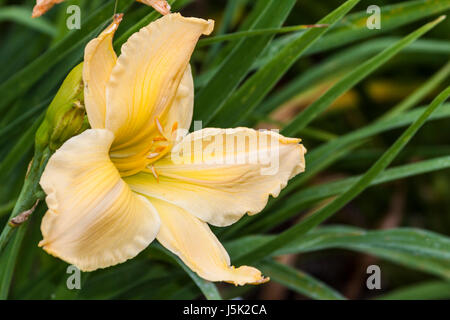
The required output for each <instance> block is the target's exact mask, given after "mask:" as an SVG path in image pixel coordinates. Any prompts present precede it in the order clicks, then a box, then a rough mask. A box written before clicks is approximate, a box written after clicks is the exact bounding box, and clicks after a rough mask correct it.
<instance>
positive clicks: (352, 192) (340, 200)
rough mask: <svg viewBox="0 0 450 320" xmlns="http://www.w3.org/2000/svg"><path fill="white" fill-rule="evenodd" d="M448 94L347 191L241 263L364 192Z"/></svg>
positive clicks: (286, 240) (278, 245)
mask: <svg viewBox="0 0 450 320" xmlns="http://www.w3.org/2000/svg"><path fill="white" fill-rule="evenodd" d="M449 96H450V87H448V88H447V89H446V90H444V91H443V92H441V94H439V96H437V97H436V98H435V99H434V100H433V102H432V103H431V104H430V105H429V106H428V107H427V108H426V110H425V111H424V112H423V113H422V115H421V116H420V117H419V118H418V119H417V120H416V121H414V123H413V124H412V125H411V126H409V127H408V129H407V130H406V131H405V132H404V133H403V134H402V135H401V136H400V138H398V139H397V140H396V141H395V143H394V144H393V145H392V146H391V147H390V148H389V149H388V150H387V151H386V152H385V153H384V154H383V156H381V158H380V159H378V161H377V162H376V163H375V164H374V165H373V166H372V167H371V168H370V169H369V170H368V171H367V172H366V173H365V174H364V175H363V176H362V177H361V178H360V179H359V180H358V181H357V182H356V183H354V184H353V185H352V186H351V187H350V188H349V189H348V190H347V191H345V192H344V193H343V194H342V195H340V196H339V197H337V198H336V199H335V200H333V201H332V202H331V203H330V204H328V205H326V206H325V207H323V208H321V209H319V210H318V211H316V212H314V213H313V214H311V215H309V216H307V217H306V218H304V219H303V220H302V221H301V222H299V223H298V224H296V225H294V226H293V227H291V228H289V229H287V230H286V231H283V232H282V233H281V234H279V235H278V236H277V237H276V238H275V239H273V240H272V241H270V242H268V243H266V244H265V245H264V246H261V247H258V248H256V249H255V250H253V251H252V252H250V253H248V254H246V255H244V256H243V257H241V258H240V259H239V262H240V263H251V262H253V261H258V260H260V259H263V258H264V257H266V256H267V255H269V254H271V253H272V252H274V251H276V250H277V249H279V248H281V247H283V246H284V245H286V244H288V243H290V242H292V241H294V240H295V239H298V238H299V237H301V236H303V235H304V234H306V233H307V232H308V231H310V230H311V229H313V228H314V227H316V226H317V225H319V224H320V223H322V222H323V221H325V220H326V219H328V218H329V217H331V216H332V215H333V214H335V213H336V212H337V211H338V210H340V209H341V208H342V207H344V206H345V205H346V204H347V203H349V202H350V201H351V200H353V199H354V198H356V197H357V196H358V195H359V194H360V193H361V192H363V191H364V190H365V189H366V188H367V187H368V186H369V185H370V183H371V182H372V181H373V180H374V179H375V178H376V177H377V176H378V174H380V173H381V172H382V171H383V170H384V169H385V168H386V167H387V166H389V164H390V163H391V162H392V161H393V160H394V159H395V157H396V156H397V155H398V153H399V152H400V151H401V150H402V149H403V148H404V147H405V146H406V145H407V143H408V142H409V141H410V140H411V139H412V137H413V136H414V135H415V134H416V132H417V131H418V130H419V129H420V128H421V127H422V126H423V124H424V123H425V122H426V120H427V119H428V118H429V116H430V115H431V114H432V113H433V112H434V111H435V110H436V109H437V108H438V107H439V106H441V105H442V104H443V102H444V101H445V100H446V99H447V98H448V97H449Z"/></svg>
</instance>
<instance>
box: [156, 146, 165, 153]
mask: <svg viewBox="0 0 450 320" xmlns="http://www.w3.org/2000/svg"><path fill="white" fill-rule="evenodd" d="M166 148H167V147H163V146H160V147H157V148H156V149H155V152H162V151H164V149H166Z"/></svg>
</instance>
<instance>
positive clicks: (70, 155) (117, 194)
mask: <svg viewBox="0 0 450 320" xmlns="http://www.w3.org/2000/svg"><path fill="white" fill-rule="evenodd" d="M113 139H114V135H113V134H112V133H111V132H110V131H108V130H105V129H92V130H87V131H85V132H83V133H82V134H80V135H78V136H75V137H73V138H71V139H69V140H68V141H67V142H66V143H65V144H64V145H63V146H62V147H61V148H60V149H59V150H58V151H56V153H55V154H54V155H53V156H52V157H51V158H50V160H49V162H48V164H47V166H46V168H45V171H44V173H43V175H42V177H41V181H40V183H41V186H42V189H43V190H44V191H45V193H46V194H47V198H46V202H47V205H48V211H47V213H46V215H45V216H44V218H43V220H42V224H41V231H42V234H43V237H44V239H43V240H42V241H41V242H40V244H39V245H40V246H42V247H43V248H44V250H45V251H47V252H48V253H50V254H52V255H54V256H56V257H59V258H61V259H63V260H65V261H66V262H68V263H71V264H74V265H76V266H77V267H78V268H80V269H81V270H83V271H92V270H95V269H98V268H105V267H108V266H112V265H115V264H118V263H121V262H124V261H125V260H127V259H130V258H133V257H135V256H136V255H137V254H138V253H139V252H140V251H142V250H143V249H145V248H146V247H147V246H148V244H149V243H150V242H152V241H153V239H154V238H155V236H156V234H157V232H158V230H159V225H160V220H159V217H158V214H157V213H156V211H155V208H154V207H153V206H152V205H151V203H150V202H149V201H148V200H147V199H145V198H144V197H142V196H140V195H137V194H135V193H133V192H132V191H131V190H130V188H129V187H128V186H127V185H126V183H125V182H124V181H123V180H122V179H121V178H120V175H119V172H118V171H117V169H116V168H115V167H114V165H113V164H112V162H111V161H110V159H109V156H108V152H109V148H110V146H111V143H112V141H113Z"/></svg>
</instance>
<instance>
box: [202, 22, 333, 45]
mask: <svg viewBox="0 0 450 320" xmlns="http://www.w3.org/2000/svg"><path fill="white" fill-rule="evenodd" d="M318 27H320V28H325V27H326V26H325V25H323V26H318ZM309 28H313V26H310V25H299V26H289V27H282V28H268V29H258V30H249V31H238V32H233V33H228V34H223V35H220V36H215V37H209V38H205V39H200V41H199V42H198V44H197V47H200V48H201V47H205V46H209V45H212V44H216V43H220V42H224V41H237V40H240V39H242V38H247V37H255V36H264V35H272V34H282V33H289V32H294V31H299V30H304V31H303V32H305V31H306V29H309Z"/></svg>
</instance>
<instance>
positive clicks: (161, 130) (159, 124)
mask: <svg viewBox="0 0 450 320" xmlns="http://www.w3.org/2000/svg"><path fill="white" fill-rule="evenodd" d="M155 124H156V127H157V128H158V131H159V133H160V134H161V135H162V136H164V130H163V127H162V125H161V122H159V118H158V117H155Z"/></svg>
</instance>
